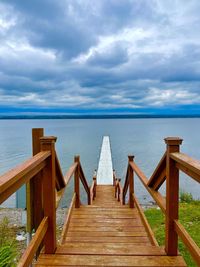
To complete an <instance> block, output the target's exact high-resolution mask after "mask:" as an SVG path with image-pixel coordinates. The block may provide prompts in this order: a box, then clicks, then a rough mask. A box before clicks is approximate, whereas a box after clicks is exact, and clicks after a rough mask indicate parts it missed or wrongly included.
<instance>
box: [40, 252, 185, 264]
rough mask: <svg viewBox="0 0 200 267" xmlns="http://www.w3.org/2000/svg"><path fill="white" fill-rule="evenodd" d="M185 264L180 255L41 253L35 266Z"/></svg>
mask: <svg viewBox="0 0 200 267" xmlns="http://www.w3.org/2000/svg"><path fill="white" fill-rule="evenodd" d="M42 265H45V266H127V267H128V266H137V267H138V266H186V265H185V262H184V261H183V259H182V257H180V256H177V257H168V256H118V255H112V256H111V255H109V256H102V255H58V254H56V255H41V257H40V260H39V265H36V266H42Z"/></svg>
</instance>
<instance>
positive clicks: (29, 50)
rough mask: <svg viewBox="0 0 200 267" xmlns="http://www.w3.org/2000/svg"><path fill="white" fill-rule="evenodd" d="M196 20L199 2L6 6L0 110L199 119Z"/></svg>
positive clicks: (1, 12) (67, 1) (0, 42)
mask: <svg viewBox="0 0 200 267" xmlns="http://www.w3.org/2000/svg"><path fill="white" fill-rule="evenodd" d="M199 14H200V2H199V1H198V0H191V1H186V0H177V1H174V0H173V1H172V0H166V1H164V0H149V1H145V0H140V1H138V0H137V1H136V0H126V1H120V0H110V1H106V0H95V1H91V0H60V1H53V0H43V1H39V0H35V1H20V0H13V1H11V0H10V1H9V0H2V1H1V2H0V112H5V111H6V112H7V111H9V110H10V111H14V110H15V111H18V112H28V111H37V112H49V111H52V110H53V111H54V112H63V113H74V112H80V113H81V112H88V113H95V112H103V113H115V112H121V111H123V112H127V113H137V114H138V113H144V112H146V113H147V112H148V113H152V114H153V113H162V112H169V113H170V112H174V110H176V111H177V112H180V113H183V112H186V113H188V112H189V113H190V112H191V113H194V114H195V113H199V112H200V34H199V25H200V15H199ZM170 110H172V111H170Z"/></svg>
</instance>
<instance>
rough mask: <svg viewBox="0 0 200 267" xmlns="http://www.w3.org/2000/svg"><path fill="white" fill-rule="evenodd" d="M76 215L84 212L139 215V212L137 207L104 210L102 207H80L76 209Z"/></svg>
mask: <svg viewBox="0 0 200 267" xmlns="http://www.w3.org/2000/svg"><path fill="white" fill-rule="evenodd" d="M73 214H74V215H84V214H88V215H91V216H95V215H97V214H101V215H104V214H105V215H108V214H129V215H133V216H138V215H139V213H138V211H137V209H120V210H114V209H107V210H102V209H88V210H82V209H81V208H80V209H76V210H74V212H73Z"/></svg>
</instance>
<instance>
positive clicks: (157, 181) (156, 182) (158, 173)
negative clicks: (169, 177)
mask: <svg viewBox="0 0 200 267" xmlns="http://www.w3.org/2000/svg"><path fill="white" fill-rule="evenodd" d="M165 179H166V152H165V153H164V155H163V156H162V158H161V160H160V162H159V163H158V165H157V167H156V169H155V171H154V172H153V174H152V176H151V178H150V179H149V181H148V186H149V187H152V188H153V189H154V190H158V189H159V188H160V187H161V185H162V184H163V183H164V181H165Z"/></svg>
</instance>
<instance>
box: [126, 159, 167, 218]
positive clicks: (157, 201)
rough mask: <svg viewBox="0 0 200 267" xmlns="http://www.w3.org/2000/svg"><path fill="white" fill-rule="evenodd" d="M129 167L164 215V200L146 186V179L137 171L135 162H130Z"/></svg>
mask: <svg viewBox="0 0 200 267" xmlns="http://www.w3.org/2000/svg"><path fill="white" fill-rule="evenodd" d="M130 166H131V168H133V170H134V171H135V173H136V174H137V176H138V178H139V179H140V181H141V182H142V184H143V185H144V187H145V188H146V189H147V191H148V192H149V193H150V195H151V196H152V197H153V199H154V200H155V201H156V203H157V204H158V206H159V207H160V208H161V209H162V211H163V213H165V212H166V201H165V198H164V197H163V196H162V195H161V194H160V193H159V192H158V191H155V190H154V189H152V188H150V187H149V186H148V185H147V183H148V179H147V177H146V176H145V175H144V173H143V172H142V171H141V170H140V169H139V167H138V166H137V165H136V163H135V162H131V163H130Z"/></svg>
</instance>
